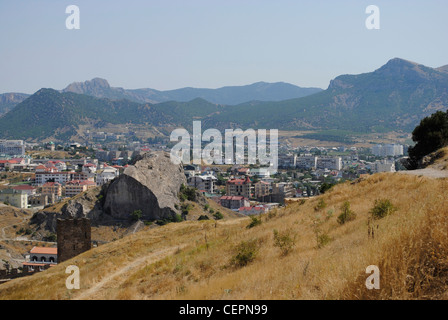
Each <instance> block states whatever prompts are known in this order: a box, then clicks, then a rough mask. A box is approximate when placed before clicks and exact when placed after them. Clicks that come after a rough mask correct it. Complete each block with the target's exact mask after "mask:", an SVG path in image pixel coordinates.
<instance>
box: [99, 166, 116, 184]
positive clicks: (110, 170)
mask: <svg viewBox="0 0 448 320" xmlns="http://www.w3.org/2000/svg"><path fill="white" fill-rule="evenodd" d="M119 175H120V171H119V170H118V169H117V168H114V167H105V168H104V169H102V170H100V171H98V172H97V174H96V184H97V185H98V186H102V185H103V184H106V183H108V182H109V181H112V180H113V179H115V178H116V177H118V176H119Z"/></svg>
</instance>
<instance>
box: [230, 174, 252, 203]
mask: <svg viewBox="0 0 448 320" xmlns="http://www.w3.org/2000/svg"><path fill="white" fill-rule="evenodd" d="M251 185H252V181H250V179H249V177H246V179H232V180H229V181H227V183H226V195H228V196H243V197H244V198H247V199H249V198H250V188H251Z"/></svg>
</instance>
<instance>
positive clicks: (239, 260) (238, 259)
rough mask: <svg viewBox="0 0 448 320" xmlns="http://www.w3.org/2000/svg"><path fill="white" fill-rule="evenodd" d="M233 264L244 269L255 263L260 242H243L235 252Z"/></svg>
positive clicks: (254, 240) (253, 240)
mask: <svg viewBox="0 0 448 320" xmlns="http://www.w3.org/2000/svg"><path fill="white" fill-rule="evenodd" d="M235 251H236V252H235V255H234V256H233V258H232V260H231V264H232V265H234V266H236V267H244V266H246V265H248V264H249V263H250V262H252V261H254V260H255V258H256V257H257V255H258V251H259V242H258V240H256V239H252V240H248V241H242V242H241V243H240V244H239V245H238V246H237V247H236V250H235Z"/></svg>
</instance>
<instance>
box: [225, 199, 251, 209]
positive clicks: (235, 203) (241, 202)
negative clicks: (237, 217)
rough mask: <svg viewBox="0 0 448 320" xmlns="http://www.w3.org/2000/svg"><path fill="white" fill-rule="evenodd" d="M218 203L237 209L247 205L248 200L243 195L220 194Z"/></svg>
mask: <svg viewBox="0 0 448 320" xmlns="http://www.w3.org/2000/svg"><path fill="white" fill-rule="evenodd" d="M219 203H220V204H221V205H222V206H223V207H225V208H228V209H231V210H238V209H239V208H241V207H249V206H250V201H249V200H248V199H246V198H244V197H243V196H222V197H221V198H219Z"/></svg>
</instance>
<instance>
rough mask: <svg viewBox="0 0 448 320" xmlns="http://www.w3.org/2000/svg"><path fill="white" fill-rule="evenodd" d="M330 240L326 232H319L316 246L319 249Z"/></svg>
mask: <svg viewBox="0 0 448 320" xmlns="http://www.w3.org/2000/svg"><path fill="white" fill-rule="evenodd" d="M331 240H332V239H331V237H330V236H329V235H328V234H326V233H322V234H319V235H318V236H317V247H318V248H319V249H320V248H322V247H324V246H326V245H327V244H329V243H330V242H331Z"/></svg>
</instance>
